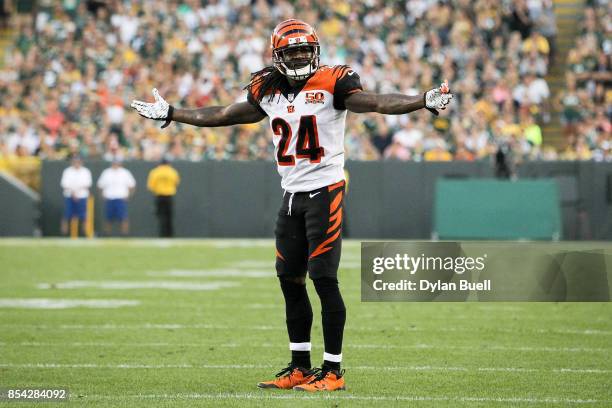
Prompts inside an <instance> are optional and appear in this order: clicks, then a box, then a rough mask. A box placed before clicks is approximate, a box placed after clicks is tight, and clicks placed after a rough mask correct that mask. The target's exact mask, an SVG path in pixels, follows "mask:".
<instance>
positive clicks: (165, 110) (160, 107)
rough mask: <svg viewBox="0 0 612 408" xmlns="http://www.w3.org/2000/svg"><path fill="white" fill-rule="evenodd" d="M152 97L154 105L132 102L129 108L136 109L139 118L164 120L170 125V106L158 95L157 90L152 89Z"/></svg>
mask: <svg viewBox="0 0 612 408" xmlns="http://www.w3.org/2000/svg"><path fill="white" fill-rule="evenodd" d="M153 97H154V98H155V102H154V103H148V102H143V101H136V100H134V101H132V104H131V105H130V106H131V107H132V108H134V109H136V111H137V112H138V114H140V116H143V117H145V118H147V119H154V120H165V121H166V122H167V123H170V120H171V118H170V117H169V115H170V113H169V111H170V105H169V104H168V102H166V101H165V100H164V98H162V97H161V96H160V95H159V92H158V91H157V88H153ZM166 126H167V125H166ZM164 127H165V126H164Z"/></svg>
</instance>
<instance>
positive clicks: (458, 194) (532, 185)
mask: <svg viewBox="0 0 612 408" xmlns="http://www.w3.org/2000/svg"><path fill="white" fill-rule="evenodd" d="M559 184H560V183H559V182H556V181H555V179H552V178H551V179H543V178H539V179H524V180H497V179H488V178H484V179H474V178H472V179H468V180H456V179H448V178H440V179H438V180H437V182H436V197H435V203H434V211H435V214H434V234H435V237H436V238H439V239H442V240H466V239H496V240H558V239H559V238H560V237H561V211H560V203H561V200H560V199H559Z"/></svg>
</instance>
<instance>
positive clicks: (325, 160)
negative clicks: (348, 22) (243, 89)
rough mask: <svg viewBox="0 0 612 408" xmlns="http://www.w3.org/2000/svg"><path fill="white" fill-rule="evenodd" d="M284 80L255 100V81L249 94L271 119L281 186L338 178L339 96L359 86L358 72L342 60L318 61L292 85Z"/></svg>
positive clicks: (305, 186) (307, 186) (309, 186)
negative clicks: (274, 90)
mask: <svg viewBox="0 0 612 408" xmlns="http://www.w3.org/2000/svg"><path fill="white" fill-rule="evenodd" d="M283 84H284V86H281V91H280V92H278V91H277V93H276V94H275V95H274V96H272V95H271V94H270V93H268V94H266V95H263V97H262V99H261V101H260V102H257V97H256V95H258V92H259V89H258V87H257V86H255V87H253V88H254V89H251V90H249V95H248V101H249V102H250V103H252V104H254V105H255V106H257V107H258V108H260V109H261V110H262V112H263V113H265V114H266V115H267V116H268V117H269V119H270V126H271V127H272V133H273V137H272V140H273V142H274V152H275V156H276V162H277V166H278V173H279V174H280V175H281V178H282V180H281V186H282V188H283V189H284V190H286V191H288V192H290V193H297V192H305V191H312V190H316V189H318V188H321V187H325V186H328V185H331V184H334V183H337V182H338V181H340V180H343V179H344V127H345V121H346V106H345V105H344V99H345V97H346V96H347V95H350V94H352V93H354V92H359V91H361V90H362V87H361V82H360V80H359V75H357V73H356V72H354V71H352V70H351V69H350V67H348V66H346V65H340V66H334V67H330V66H322V67H321V68H319V69H318V70H317V72H315V73H314V74H313V75H312V76H311V77H310V78H309V79H308V80H307V81H306V82H305V83H303V84H301V85H300V86H299V87H297V88H294V89H291V87H290V86H289V84H288V82H287V81H286V80H283Z"/></svg>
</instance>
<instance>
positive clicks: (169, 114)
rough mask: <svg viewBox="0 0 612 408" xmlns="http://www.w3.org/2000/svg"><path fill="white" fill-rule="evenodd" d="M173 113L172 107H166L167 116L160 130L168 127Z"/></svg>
mask: <svg viewBox="0 0 612 408" xmlns="http://www.w3.org/2000/svg"><path fill="white" fill-rule="evenodd" d="M173 113H174V106H172V105H170V106H169V107H168V116H166V121H165V122H164V124H163V125H162V127H161V128H162V129H163V128H166V127H168V125H169V124H170V122H172V115H173Z"/></svg>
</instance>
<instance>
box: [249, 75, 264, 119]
mask: <svg viewBox="0 0 612 408" xmlns="http://www.w3.org/2000/svg"><path fill="white" fill-rule="evenodd" d="M253 80H255V78H253V79H252V81H253ZM260 89H261V88H260V86H259V84H257V85H254V86H248V87H247V102H249V103H250V104H251V105H253V106H254V107H256V108H257V110H259V112H261V114H262V115H265V116H268V114H267V113H266V111H265V110H263V109H262V107H261V106H260V105H259V102H258V101H257V99H258V98H257V93H258V92H260Z"/></svg>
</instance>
